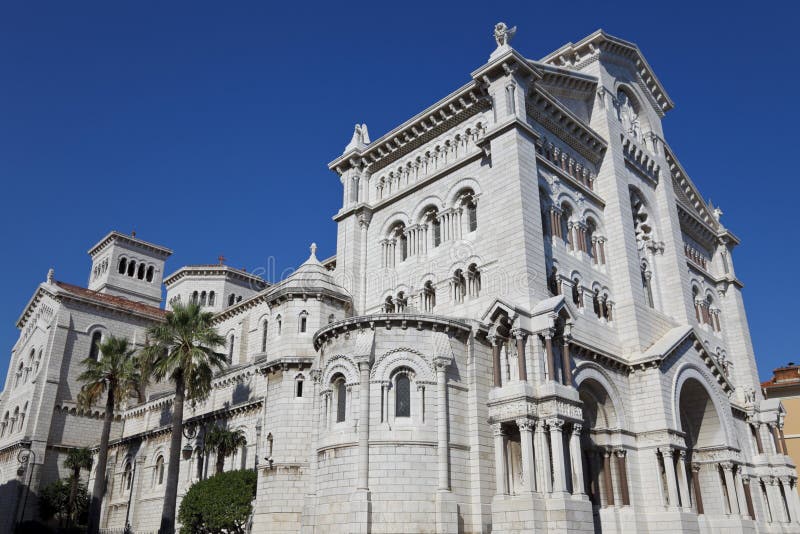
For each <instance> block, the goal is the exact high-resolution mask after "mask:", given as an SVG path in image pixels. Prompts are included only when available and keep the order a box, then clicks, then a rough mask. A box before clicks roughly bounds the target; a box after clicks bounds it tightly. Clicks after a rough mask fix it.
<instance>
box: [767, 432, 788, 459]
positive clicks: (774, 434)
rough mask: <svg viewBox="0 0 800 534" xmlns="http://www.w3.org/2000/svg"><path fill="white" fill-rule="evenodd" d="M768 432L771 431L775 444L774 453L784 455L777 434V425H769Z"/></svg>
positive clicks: (784, 452)
mask: <svg viewBox="0 0 800 534" xmlns="http://www.w3.org/2000/svg"><path fill="white" fill-rule="evenodd" d="M769 429H770V431H772V440H773V442H774V443H775V453H776V454H786V451H784V450H783V447H782V446H781V437H780V434H778V426H777V425H769Z"/></svg>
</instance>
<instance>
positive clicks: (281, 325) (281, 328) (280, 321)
mask: <svg viewBox="0 0 800 534" xmlns="http://www.w3.org/2000/svg"><path fill="white" fill-rule="evenodd" d="M281 330H283V318H281V316H280V315H279V316H278V335H281Z"/></svg>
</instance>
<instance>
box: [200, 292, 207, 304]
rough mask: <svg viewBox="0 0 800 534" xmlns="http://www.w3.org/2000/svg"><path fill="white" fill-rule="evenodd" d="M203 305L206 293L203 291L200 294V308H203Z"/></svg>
mask: <svg viewBox="0 0 800 534" xmlns="http://www.w3.org/2000/svg"><path fill="white" fill-rule="evenodd" d="M205 305H206V292H205V291H203V292H202V293H200V306H205Z"/></svg>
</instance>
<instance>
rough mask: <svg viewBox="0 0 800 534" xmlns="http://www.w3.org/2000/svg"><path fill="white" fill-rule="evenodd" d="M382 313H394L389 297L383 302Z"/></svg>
mask: <svg viewBox="0 0 800 534" xmlns="http://www.w3.org/2000/svg"><path fill="white" fill-rule="evenodd" d="M383 311H384V312H385V313H394V301H393V300H392V296H391V295H389V296H388V297H386V300H384V301H383Z"/></svg>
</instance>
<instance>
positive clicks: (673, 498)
mask: <svg viewBox="0 0 800 534" xmlns="http://www.w3.org/2000/svg"><path fill="white" fill-rule="evenodd" d="M658 452H660V453H661V457H662V458H663V459H664V473H666V476H667V491H668V492H669V506H670V507H671V508H677V507H678V506H679V500H678V482H677V480H675V463H674V462H673V459H672V449H671V448H670V447H660V448H659V449H658Z"/></svg>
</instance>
